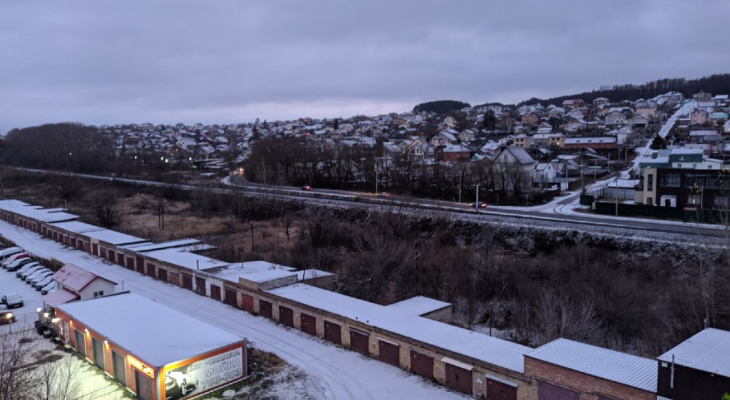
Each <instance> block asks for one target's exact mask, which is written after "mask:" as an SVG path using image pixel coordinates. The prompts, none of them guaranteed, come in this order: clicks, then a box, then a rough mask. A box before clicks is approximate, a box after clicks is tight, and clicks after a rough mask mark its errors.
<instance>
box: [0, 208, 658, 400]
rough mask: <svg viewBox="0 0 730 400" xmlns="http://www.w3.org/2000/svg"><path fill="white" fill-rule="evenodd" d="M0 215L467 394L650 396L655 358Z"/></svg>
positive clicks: (546, 399) (549, 399)
mask: <svg viewBox="0 0 730 400" xmlns="http://www.w3.org/2000/svg"><path fill="white" fill-rule="evenodd" d="M0 218H2V219H3V220H6V221H9V222H13V223H15V224H16V225H20V226H23V227H27V228H28V229H32V230H34V231H36V232H38V233H40V234H42V235H45V236H46V237H49V238H51V239H53V240H56V241H58V242H60V243H63V244H65V245H67V246H70V247H74V248H77V249H81V250H84V251H86V252H88V253H90V254H93V255H96V256H99V257H103V258H105V259H107V260H109V261H111V262H113V263H115V264H118V265H120V266H122V267H125V268H128V269H130V270H134V271H137V272H139V273H141V274H145V275H147V276H150V277H152V278H155V279H159V280H162V281H165V282H168V283H171V284H174V285H177V286H180V287H182V288H186V289H188V290H191V291H194V292H196V293H198V294H200V295H203V296H208V297H210V298H213V299H215V300H217V301H221V302H223V303H226V304H229V305H230V306H233V307H236V308H239V309H242V310H245V311H248V312H250V313H253V314H258V315H261V316H263V317H265V318H268V319H270V320H272V321H276V322H278V323H280V324H282V325H284V326H287V327H290V328H292V329H298V330H301V331H302V332H305V333H308V334H310V335H312V336H317V337H320V338H323V339H324V340H327V341H329V342H332V343H333V344H336V345H339V346H343V347H346V348H349V349H351V350H352V351H356V352H358V353H361V354H363V355H366V356H368V357H373V358H376V359H378V360H380V361H382V362H384V363H387V364H390V365H393V366H396V367H399V368H402V369H404V370H407V371H410V372H412V373H414V374H416V375H419V376H422V377H424V378H425V379H429V380H435V381H437V382H439V383H441V384H443V385H445V386H447V387H448V388H450V389H452V390H455V391H459V392H462V393H466V394H469V395H473V396H482V397H485V398H489V399H498V400H503V399H504V400H507V399H509V400H512V399H520V400H526V399H539V400H553V399H579V398H590V399H600V400H604V399H655V398H656V392H657V366H656V361H655V360H651V359H645V358H641V357H635V356H631V355H628V354H624V353H620V352H615V351H611V350H607V349H602V348H599V347H596V346H590V345H585V344H582V343H579V342H573V341H567V340H564V339H560V340H559V341H556V342H551V343H548V344H547V345H545V346H542V347H540V348H538V349H532V348H529V347H525V346H521V345H517V344H514V343H511V342H507V341H504V340H499V339H495V338H492V337H489V336H486V335H481V334H478V333H474V332H471V331H467V330H464V329H460V328H457V327H453V326H450V325H448V324H444V323H441V322H438V321H435V320H430V319H428V318H424V317H421V315H424V314H426V313H425V312H418V313H411V314H403V313H402V312H397V311H396V308H395V307H393V305H392V306H379V305H375V304H371V303H368V302H364V301H360V300H357V299H353V298H350V297H347V296H343V295H340V294H337V293H334V292H331V291H328V290H324V289H320V288H317V287H314V286H311V285H306V284H301V283H296V282H297V279H296V278H295V279H294V280H291V279H289V277H290V276H287V273H288V271H279V273H278V274H275V276H274V275H271V271H269V275H271V277H270V279H269V280H268V281H266V282H264V280H263V279H258V278H256V277H255V275H256V274H250V275H249V274H247V273H245V271H242V272H241V274H240V275H236V274H235V273H232V272H231V271H230V267H231V266H228V265H225V264H224V263H221V262H218V261H216V260H211V259H208V258H205V257H203V256H199V255H197V254H194V253H187V254H188V256H186V257H184V258H175V255H174V253H177V252H179V251H178V250H173V249H168V250H164V249H160V246H158V245H149V244H147V245H145V244H144V243H145V242H144V241H143V239H139V238H133V237H130V236H127V235H123V234H119V233H115V234H116V235H117V236H114V235H110V234H107V233H105V234H103V235H106V239H109V238H113V239H114V240H103V239H104V237H103V235H102V234H101V232H96V231H88V232H86V233H80V232H78V230H77V231H76V232H71V231H70V230H68V229H64V228H62V227H63V226H65V227H68V224H67V223H66V225H64V223H60V224H58V223H57V224H48V223H40V222H38V221H31V220H25V221H24V220H23V218H18V216H17V215H11V216H9V215H8V213H7V211H5V210H2V208H1V207H0ZM75 224H78V223H75ZM89 229H91V228H89ZM96 229H97V230H100V229H101V228H96ZM94 234H96V237H92V235H94ZM156 246H157V247H156ZM143 248H144V249H145V251H140V250H141V249H143ZM190 259H194V261H193V262H192V264H191V261H190ZM299 281H301V279H299ZM272 282H275V284H272ZM561 346H562V347H561ZM92 347H93V346H92ZM617 371H618V372H617ZM639 378H641V379H639Z"/></svg>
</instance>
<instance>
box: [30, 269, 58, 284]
mask: <svg viewBox="0 0 730 400" xmlns="http://www.w3.org/2000/svg"><path fill="white" fill-rule="evenodd" d="M49 276H53V271H48V272H43V273H41V274H39V275H36V277H35V278H33V279H29V280H28V281H27V282H28V283H30V286H33V287H35V285H36V284H38V283H40V282H41V281H42V280H44V279H46V278H48V277H49Z"/></svg>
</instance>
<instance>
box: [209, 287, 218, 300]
mask: <svg viewBox="0 0 730 400" xmlns="http://www.w3.org/2000/svg"><path fill="white" fill-rule="evenodd" d="M210 298H211V299H213V300H218V301H221V287H220V286H217V285H210Z"/></svg>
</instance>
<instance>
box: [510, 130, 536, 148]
mask: <svg viewBox="0 0 730 400" xmlns="http://www.w3.org/2000/svg"><path fill="white" fill-rule="evenodd" d="M530 143H531V139H530V137H529V136H527V135H525V134H524V133H522V134H519V135H517V136H515V137H514V138H513V139H512V145H513V146H516V147H521V148H523V149H529V148H530Z"/></svg>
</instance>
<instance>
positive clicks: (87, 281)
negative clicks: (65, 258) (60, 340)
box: [43, 264, 117, 307]
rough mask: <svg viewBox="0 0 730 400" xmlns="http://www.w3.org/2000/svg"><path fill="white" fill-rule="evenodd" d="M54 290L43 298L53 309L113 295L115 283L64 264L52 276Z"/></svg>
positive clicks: (74, 266)
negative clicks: (69, 303)
mask: <svg viewBox="0 0 730 400" xmlns="http://www.w3.org/2000/svg"><path fill="white" fill-rule="evenodd" d="M53 280H54V281H55V282H56V290H55V291H54V292H51V293H49V294H48V295H46V296H44V298H43V300H44V301H45V302H46V304H47V305H49V306H51V307H55V306H57V305H59V304H63V303H67V302H69V301H72V300H86V299H92V298H94V297H101V296H104V295H109V294H113V293H114V287H115V286H116V285H117V284H116V282H112V281H110V280H108V279H105V278H102V277H100V276H98V275H96V274H94V273H92V272H90V271H87V270H85V269H83V268H81V267H79V266H77V265H74V264H65V265H64V266H63V267H62V268H61V269H59V270H58V271H56V273H55V274H53Z"/></svg>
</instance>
